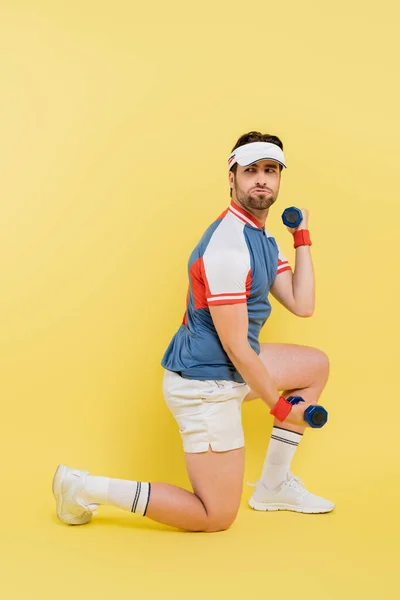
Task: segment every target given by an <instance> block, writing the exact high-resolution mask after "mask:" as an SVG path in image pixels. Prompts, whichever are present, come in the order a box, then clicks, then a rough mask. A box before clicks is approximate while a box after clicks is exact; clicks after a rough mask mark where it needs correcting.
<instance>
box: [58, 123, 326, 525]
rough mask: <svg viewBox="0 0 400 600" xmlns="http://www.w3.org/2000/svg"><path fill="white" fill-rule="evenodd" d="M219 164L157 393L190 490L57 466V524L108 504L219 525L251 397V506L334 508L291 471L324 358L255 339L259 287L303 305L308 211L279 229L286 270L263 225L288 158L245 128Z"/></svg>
mask: <svg viewBox="0 0 400 600" xmlns="http://www.w3.org/2000/svg"><path fill="white" fill-rule="evenodd" d="M228 167H229V185H230V188H231V204H230V206H229V207H228V208H227V209H226V210H225V211H224V212H223V213H222V215H220V217H218V219H216V221H214V223H212V224H211V225H210V227H209V228H208V229H207V230H206V232H205V233H204V235H203V237H202V238H201V240H200V242H199V243H198V244H197V246H196V248H195V249H194V250H193V252H192V254H191V256H190V259H189V290H188V294H187V307H186V312H185V315H184V318H183V322H182V324H181V326H180V327H179V329H178V331H177V332H176V334H175V335H174V337H173V339H172V340H171V343H170V344H169V347H168V349H167V351H166V353H165V355H164V357H163V360H162V365H163V367H164V368H165V374H164V380H163V392H164V396H165V400H166V402H167V404H168V406H169V408H170V410H171V411H172V413H173V415H174V417H175V419H176V421H177V423H178V425H179V429H180V433H181V436H182V440H183V446H184V451H185V460H186V466H187V470H188V474H189V478H190V480H191V483H192V487H193V493H191V492H189V491H187V490H184V489H182V488H178V487H176V486H172V485H169V484H165V483H151V484H150V483H147V482H137V481H125V480H118V479H112V478H108V477H98V476H91V475H89V473H88V472H87V471H80V470H77V469H71V468H68V467H66V466H64V465H60V466H59V467H58V469H57V471H56V474H55V476H54V479H53V493H54V496H55V498H56V502H57V515H58V517H59V518H60V520H61V521H63V522H65V523H69V524H76V525H78V524H83V523H87V522H89V521H90V520H91V518H92V514H93V513H96V512H97V510H96V509H97V508H98V506H99V505H101V504H108V505H113V506H118V507H120V508H122V509H125V510H128V511H131V512H136V513H138V514H141V515H145V516H147V517H149V518H150V519H153V520H155V521H158V522H161V523H164V524H167V525H170V526H173V527H179V528H182V529H186V530H190V531H206V532H214V531H221V530H225V529H227V528H228V527H229V526H230V525H231V524H232V523H233V521H234V520H235V517H236V515H237V512H238V509H239V504H240V499H241V494H242V486H243V473H244V438H243V430H242V424H241V406H242V403H243V401H248V400H253V399H256V398H261V399H262V400H264V402H265V403H266V404H267V405H268V407H270V408H271V413H272V414H273V415H274V416H275V422H274V427H273V429H272V435H271V440H270V443H269V446H268V451H267V455H266V458H265V463H264V467H263V470H262V474H261V477H260V479H259V480H258V481H257V483H256V486H255V491H254V494H253V495H252V497H251V499H250V501H249V504H250V506H251V507H252V508H254V509H256V510H263V511H270V510H293V511H297V512H308V513H310V512H311V513H326V512H330V511H331V510H333V508H334V505H333V504H332V503H331V502H329V501H328V500H325V499H323V498H320V497H318V496H315V495H314V494H311V493H310V492H308V491H307V490H306V489H305V488H304V485H303V484H302V482H301V481H300V480H299V479H298V478H297V477H295V476H294V475H293V474H292V473H291V471H290V464H291V461H292V458H293V455H294V452H295V450H296V448H297V446H298V445H299V442H300V440H301V437H302V435H303V432H304V428H305V426H306V423H305V422H304V420H303V414H304V411H305V409H306V408H307V407H308V406H310V405H311V404H316V403H317V402H318V399H319V397H320V395H321V392H322V390H323V389H324V387H325V385H326V382H327V379H328V374H329V362H328V359H327V357H326V355H325V354H324V353H323V352H321V351H319V350H317V349H314V348H309V347H305V346H297V345H291V344H261V345H260V343H259V341H258V336H259V332H260V330H261V328H262V326H263V325H264V323H265V321H266V320H267V318H268V317H269V315H270V312H271V305H270V303H269V300H268V293H269V292H271V294H272V295H273V296H274V297H275V298H276V299H277V300H278V301H279V302H280V303H281V304H283V306H285V307H286V308H287V309H288V310H289V311H290V312H292V313H294V314H296V315H298V316H300V317H309V316H311V315H312V313H313V310H314V274H313V266H312V261H311V253H310V245H311V240H310V235H309V232H308V229H307V227H308V211H307V210H302V214H303V220H302V222H301V224H300V225H299V227H297V228H296V229H290V228H288V229H289V231H290V232H291V233H292V234H293V236H294V246H295V248H296V263H295V269H294V272H292V270H291V268H290V266H289V263H288V261H287V260H286V258H285V257H284V256H283V254H282V253H281V251H280V249H279V246H278V244H277V242H276V241H275V239H274V237H273V236H272V235H271V234H270V233H269V232H268V231H266V230H265V227H264V226H265V222H266V219H267V216H268V213H269V209H270V207H271V206H272V205H273V204H274V202H275V201H276V200H277V198H278V193H279V187H280V180H281V172H282V169H283V168H285V167H286V161H285V157H284V154H283V145H282V142H281V141H280V139H279V138H277V137H276V136H271V135H267V134H261V133H260V132H255V131H252V132H249V133H247V134H245V135H243V136H241V137H240V138H239V140H238V141H237V143H236V144H235V146H234V148H233V151H232V153H231V155H230V156H229V160H228ZM279 391H283V394H282V395H280V393H279ZM295 395H297V396H301V397H302V398H303V399H304V400H305V402H304V403H299V404H297V405H294V406H292V405H291V404H290V403H289V402H288V401H287V400H286V398H288V397H289V396H295Z"/></svg>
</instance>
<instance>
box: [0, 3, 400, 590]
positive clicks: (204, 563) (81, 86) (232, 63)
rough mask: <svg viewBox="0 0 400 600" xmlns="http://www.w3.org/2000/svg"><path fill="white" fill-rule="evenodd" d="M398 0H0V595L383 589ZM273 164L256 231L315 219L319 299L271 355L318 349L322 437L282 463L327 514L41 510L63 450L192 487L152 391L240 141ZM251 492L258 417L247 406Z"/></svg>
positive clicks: (49, 502)
mask: <svg viewBox="0 0 400 600" xmlns="http://www.w3.org/2000/svg"><path fill="white" fill-rule="evenodd" d="M399 12H400V11H399V9H398V7H397V3H395V2H394V1H392V2H389V1H388V0H382V2H379V3H376V2H370V1H369V2H361V1H360V2H357V1H354V0H350V1H349V0H347V1H343V0H338V1H337V2H335V3H315V2H314V1H311V0H304V1H303V2H301V3H300V2H296V1H295V0H289V1H286V2H282V3H279V4H278V3H268V2H259V1H256V2H253V3H230V2H226V1H220V2H214V3H212V2H202V3H193V4H192V3H188V2H177V1H176V0H174V1H173V2H172V3H162V2H161V1H160V0H158V1H156V3H142V4H141V5H138V4H136V3H135V2H129V1H128V0H114V1H113V2H111V1H110V2H104V1H103V2H94V1H90V0H79V1H78V0H74V1H72V2H54V1H52V0H47V1H45V0H43V1H40V0H36V1H35V0H32V1H29V0H26V1H24V2H23V1H18V0H14V1H13V0H10V1H9V2H7V1H4V0H1V1H0V135H1V145H0V153H1V155H0V169H1V213H0V214H1V218H0V228H1V229H0V245H1V251H0V277H1V293H0V307H1V315H2V319H1V321H2V322H1V333H0V358H1V362H0V365H1V367H0V368H1V378H0V381H1V402H2V418H1V436H0V444H1V446H0V450H1V457H2V460H1V490H2V491H1V507H0V508H1V517H2V529H1V535H0V552H1V556H0V558H1V562H0V564H1V577H0V590H1V592H2V593H1V596H2V598H4V599H5V600H9V599H10V600H11V599H12V600H14V599H16V598H18V599H19V598H23V599H27V600H31V599H35V600H36V599H40V600H45V599H47V598H54V597H57V598H67V597H69V598H71V597H73V598H78V599H81V598H85V599H89V598H96V599H103V598H104V599H110V598H119V597H121V598H125V597H134V598H136V597H146V598H156V597H160V598H174V599H175V598H176V599H180V598H190V599H192V598H193V599H195V600H196V599H198V598H199V599H200V598H201V599H203V598H210V599H211V600H213V599H220V598H242V597H249V598H258V597H267V598H271V597H273V598H292V597H304V598H311V599H314V598H322V599H331V598H332V599H337V598H339V597H341V598H384V599H386V598H398V597H399V587H398V572H399V569H398V548H399V546H398V534H399V533H400V532H399V491H400V485H399V466H398V464H399V444H398V438H399V433H398V432H399V424H398V415H399V410H398V406H397V397H398V385H397V373H398V346H397V343H398V337H399V333H400V331H399V318H398V294H399V291H400V288H399V277H398V256H399V251H398V230H399V224H400V215H399V210H398V202H399V200H398V198H399V192H398V176H397V175H398V160H399V156H400V147H399V146H400V144H399V139H400V124H399V104H400V102H399V101H400V98H399V83H398V53H399V48H398V42H397V40H398V18H399ZM253 129H256V130H259V131H262V132H264V133H272V134H276V135H278V136H280V137H281V139H282V140H283V142H284V148H285V154H286V158H287V161H288V165H289V168H288V169H287V171H285V172H284V174H283V182H282V187H281V193H280V197H279V201H278V203H277V205H275V207H274V208H273V209H272V211H271V214H270V218H269V219H268V222H267V228H268V229H269V230H270V231H272V232H273V233H274V234H275V235H276V237H277V239H278V241H279V243H280V245H281V247H282V249H283V251H284V252H285V253H286V254H287V256H288V257H289V258H290V261H291V263H292V264H293V259H294V250H293V248H292V241H291V236H290V235H289V234H288V232H287V231H286V229H285V227H284V226H283V225H282V223H281V220H280V214H281V212H282V210H283V209H284V208H285V207H286V206H291V205H297V206H300V207H303V208H308V209H309V210H310V229H311V232H312V239H313V242H314V245H313V248H312V253H313V260H314V265H315V270H316V277H317V308H316V312H315V314H314V316H313V318H312V319H299V318H296V317H294V316H293V315H291V314H289V313H288V312H287V311H285V310H284V309H283V308H282V307H280V306H277V304H276V302H274V303H273V315H272V317H271V319H270V320H269V321H268V323H267V325H266V327H265V328H264V330H263V332H262V341H271V342H273V341H283V342H294V343H304V344H308V345H312V346H316V347H319V348H321V349H323V350H325V351H326V352H327V353H328V354H329V356H330V359H331V378H330V381H329V384H328V386H327V388H326V391H325V393H324V395H323V398H322V404H324V405H325V406H326V407H327V409H328V410H329V411H330V421H329V424H328V426H327V427H326V428H325V429H323V430H321V431H310V432H307V435H306V436H305V437H304V439H303V441H302V444H301V447H300V449H299V451H298V453H297V455H296V457H295V461H294V471H295V473H296V474H297V475H299V476H300V477H301V478H302V479H303V480H305V482H306V484H307V486H308V488H309V489H311V490H312V491H314V492H316V493H318V494H321V495H324V496H326V497H327V498H329V499H332V500H334V501H335V502H336V505H337V509H336V511H335V512H334V513H332V514H329V515H316V516H307V515H296V514H293V513H271V514H264V513H256V512H255V511H251V510H250V509H249V508H248V507H247V500H248V498H249V496H250V495H251V492H252V490H251V488H249V487H247V486H245V488H244V494H243V504H242V509H241V511H240V513H239V516H238V519H237V521H236V522H235V524H234V526H233V527H232V529H230V530H229V531H228V532H224V533H220V534H208V535H207V534H186V533H182V532H179V531H176V530H171V529H168V528H166V527H163V526H161V525H157V524H153V523H152V522H150V521H148V520H146V519H142V518H141V517H138V516H137V515H130V514H128V513H125V512H123V511H118V510H117V509H113V508H103V509H101V511H100V514H99V516H97V517H95V519H94V521H93V523H92V524H91V525H90V526H87V527H81V528H79V527H76V528H74V527H66V526H63V525H62V524H61V523H59V522H58V520H57V518H56V516H55V505H54V500H53V497H52V494H51V481H52V477H53V473H54V470H55V468H56V466H57V464H58V463H59V462H63V463H65V464H68V465H69V466H72V467H76V468H81V469H88V470H90V471H91V473H92V474H97V475H108V476H112V477H120V478H126V479H142V480H152V481H154V480H163V481H168V482H171V483H175V484H178V485H183V486H187V485H188V480H187V476H186V474H185V469H184V462H183V454H182V450H181V443H180V438H179V433H178V429H177V427H176V425H175V422H174V420H173V418H172V416H171V415H170V413H169V412H168V409H167V408H166V406H165V405H164V402H163V399H162V395H161V377H162V369H161V367H160V360H161V357H162V354H163V352H164V350H165V348H166V346H167V344H168V342H169V340H170V338H171V336H172V335H173V334H174V333H175V331H176V329H177V327H178V326H179V324H180V322H181V319H182V315H183V312H184V308H185V296H186V289H187V274H186V263H187V258H188V256H189V253H190V252H191V250H192V248H193V246H194V245H195V244H196V243H197V241H198V239H199V237H200V235H201V234H202V232H203V231H204V229H205V228H206V227H207V226H208V225H209V223H210V222H211V221H212V220H214V219H215V218H216V216H218V215H219V214H220V212H222V210H223V209H224V208H226V206H227V205H228V204H229V201H230V198H229V187H228V175H227V167H226V160H227V157H228V155H229V153H230V151H231V149H232V146H233V145H234V143H235V142H236V140H237V138H238V137H239V136H240V135H242V134H243V133H245V132H247V131H250V130H253ZM243 419H244V426H245V432H246V442H247V463H246V479H245V480H246V481H255V480H256V478H257V477H258V476H259V474H260V470H261V466H262V463H263V460H264V456H265V451H266V447H267V443H268V439H269V434H270V429H271V420H270V418H269V416H268V414H267V410H266V408H265V406H263V405H262V403H261V402H258V403H253V404H251V405H248V406H245V408H244V417H243Z"/></svg>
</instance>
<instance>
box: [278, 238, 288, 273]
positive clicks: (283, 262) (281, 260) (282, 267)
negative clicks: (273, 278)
mask: <svg viewBox="0 0 400 600" xmlns="http://www.w3.org/2000/svg"><path fill="white" fill-rule="evenodd" d="M277 246H278V269H277V272H276V274H277V275H280V273H284V272H285V271H291V270H292V267H291V266H290V265H289V261H288V259H287V258H286V256H285V255H284V254H283V252H282V250H281V249H280V247H279V244H277Z"/></svg>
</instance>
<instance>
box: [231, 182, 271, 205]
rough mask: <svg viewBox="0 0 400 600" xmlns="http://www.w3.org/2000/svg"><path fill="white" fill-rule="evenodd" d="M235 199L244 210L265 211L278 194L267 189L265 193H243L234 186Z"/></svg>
mask: <svg viewBox="0 0 400 600" xmlns="http://www.w3.org/2000/svg"><path fill="white" fill-rule="evenodd" d="M235 192H236V198H237V199H238V200H239V202H240V203H241V204H242V206H244V208H247V209H249V208H250V209H252V210H267V209H268V208H269V207H270V206H272V205H273V204H274V202H275V201H276V199H277V196H278V194H277V193H275V194H274V192H272V191H271V190H269V189H266V190H265V193H263V194H261V193H259V192H251V193H250V194H248V193H245V192H243V191H242V190H240V189H239V188H238V187H237V186H236V185H235Z"/></svg>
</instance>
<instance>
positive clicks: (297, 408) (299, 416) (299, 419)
mask: <svg viewBox="0 0 400 600" xmlns="http://www.w3.org/2000/svg"><path fill="white" fill-rule="evenodd" d="M314 405H315V403H314V404H313V403H310V402H300V403H299V404H295V405H294V406H293V408H292V410H291V411H290V413H289V414H288V416H287V418H286V419H285V423H290V424H291V425H299V426H300V427H310V425H309V424H308V423H306V422H305V420H304V411H305V410H306V409H307V408H308V407H309V406H314Z"/></svg>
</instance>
